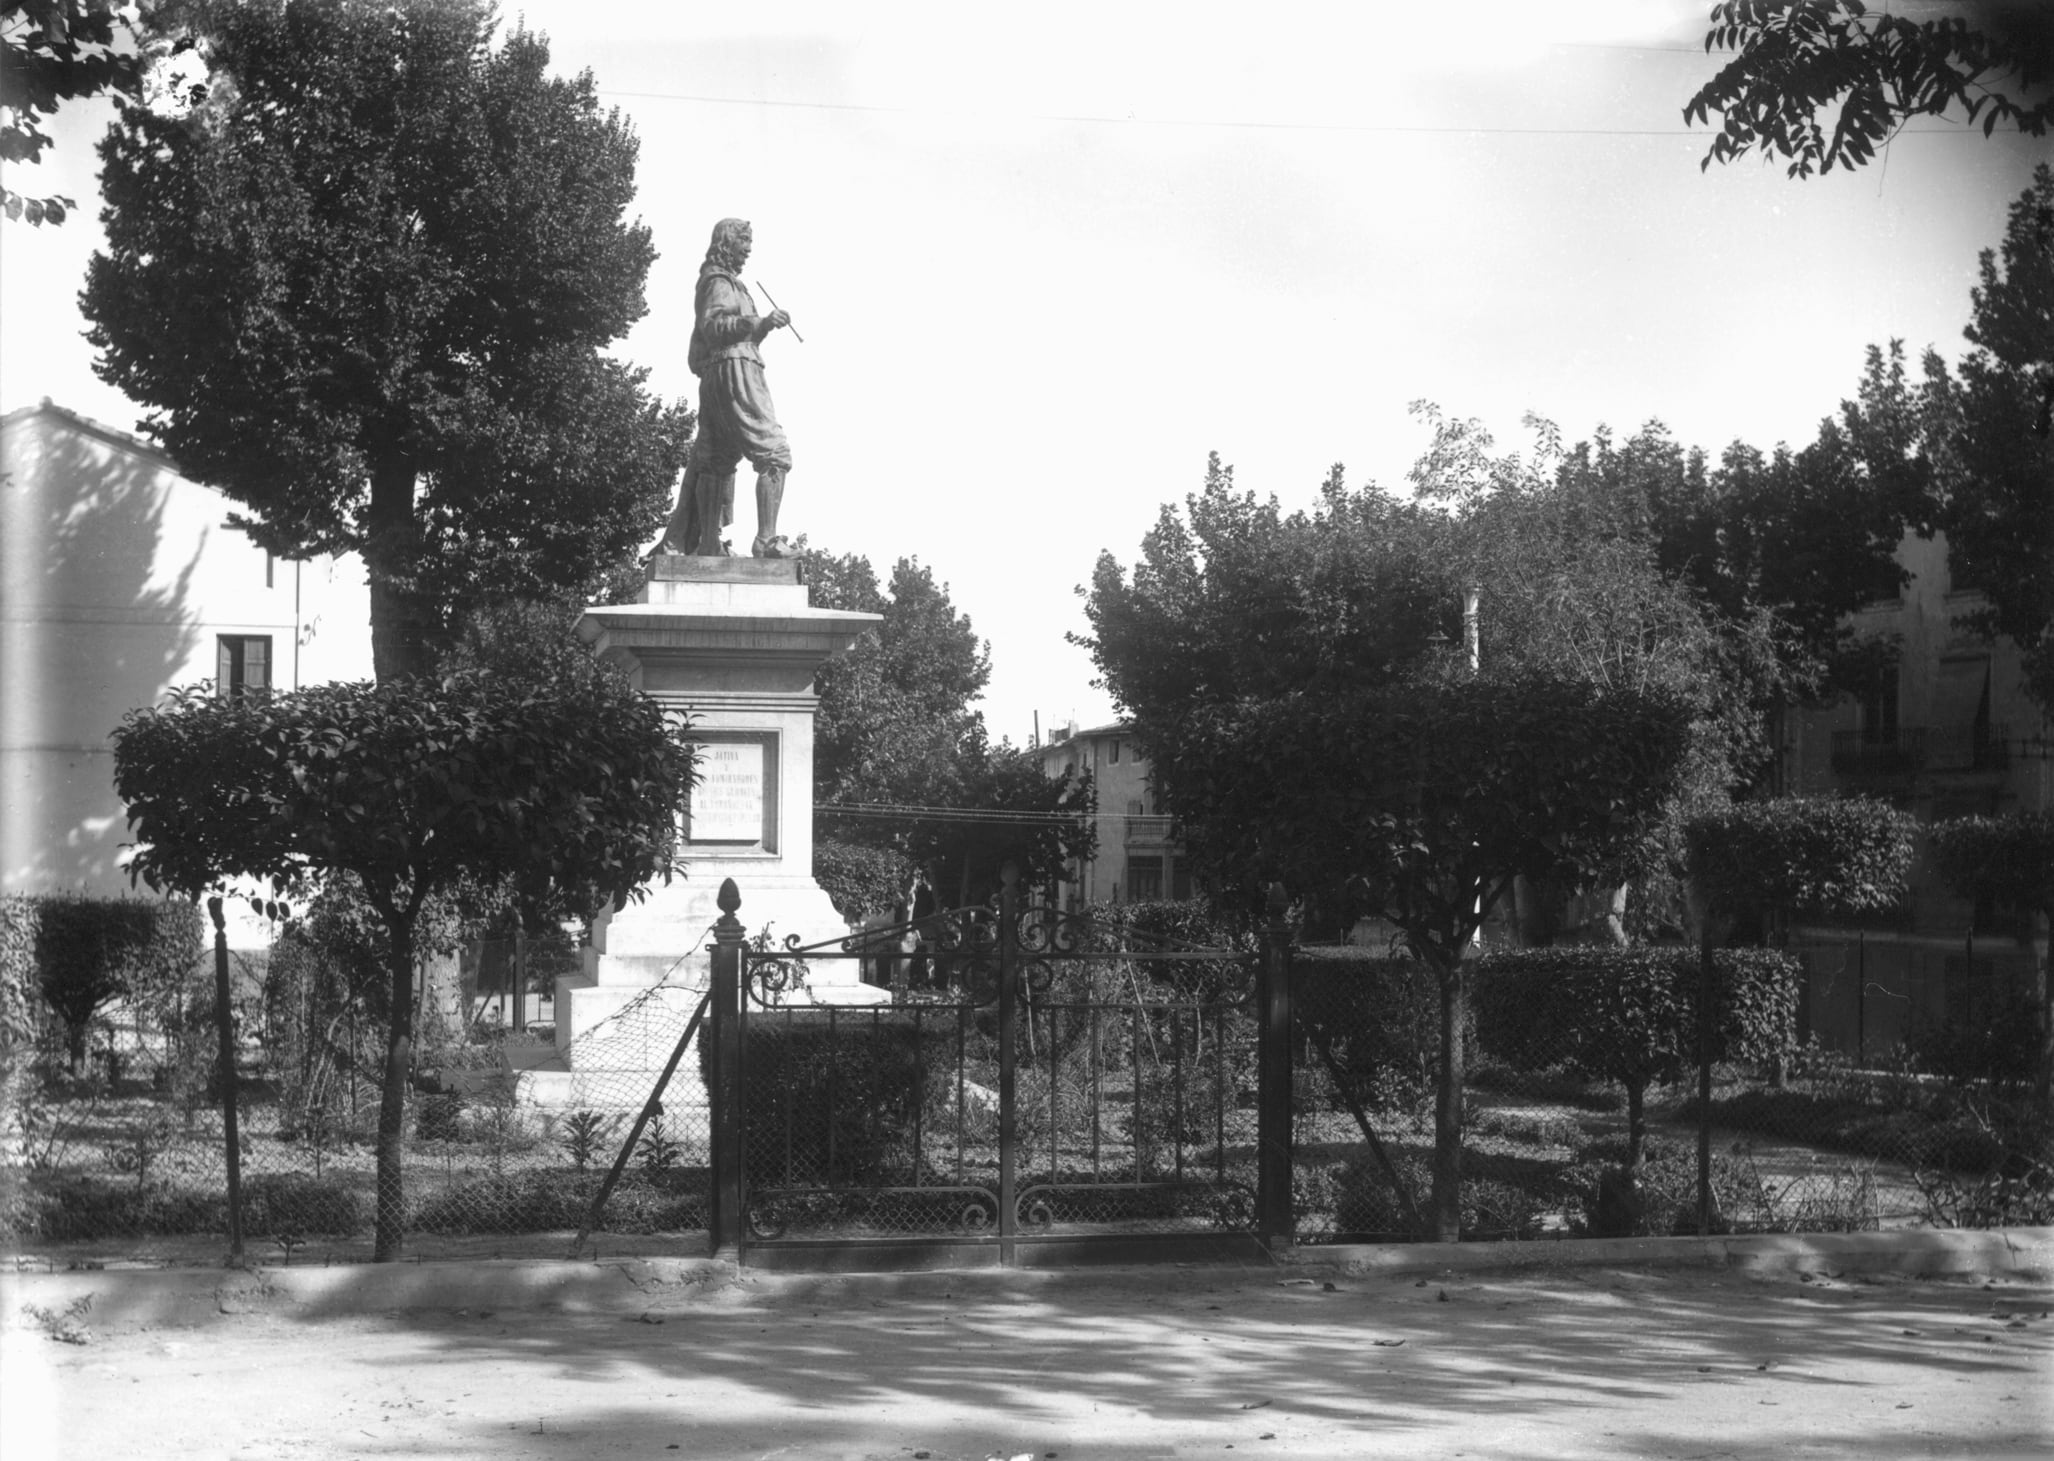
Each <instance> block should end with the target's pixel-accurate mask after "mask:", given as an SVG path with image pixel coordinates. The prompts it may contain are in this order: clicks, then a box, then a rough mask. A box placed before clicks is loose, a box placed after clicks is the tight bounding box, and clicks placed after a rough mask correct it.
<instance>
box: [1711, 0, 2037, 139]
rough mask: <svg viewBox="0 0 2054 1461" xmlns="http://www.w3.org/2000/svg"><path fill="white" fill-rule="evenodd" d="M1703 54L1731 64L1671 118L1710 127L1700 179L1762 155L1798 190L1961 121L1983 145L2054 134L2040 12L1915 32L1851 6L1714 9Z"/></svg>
mask: <svg viewBox="0 0 2054 1461" xmlns="http://www.w3.org/2000/svg"><path fill="white" fill-rule="evenodd" d="M1705 49H1706V50H1707V51H1713V50H1722V51H1723V50H1730V51H1733V52H1736V53H1737V54H1735V56H1734V57H1733V59H1732V60H1730V61H1728V62H1727V63H1726V64H1725V65H1724V66H1722V67H1721V68H1720V69H1719V73H1718V74H1717V75H1716V76H1714V77H1713V78H1712V79H1711V80H1710V81H1707V82H1706V83H1705V84H1704V85H1703V86H1702V87H1700V88H1699V89H1698V91H1697V94H1696V95H1694V96H1692V97H1691V99H1690V101H1689V102H1688V103H1687V104H1686V105H1685V106H1684V108H1683V120H1684V121H1685V122H1709V121H1710V118H1711V114H1712V113H1713V112H1717V113H1719V114H1720V130H1719V135H1718V136H1717V137H1714V138H1713V139H1712V146H1711V150H1710V151H1709V152H1707V153H1706V154H1705V159H1704V166H1705V167H1710V166H1711V165H1712V164H1713V163H1715V162H1731V161H1733V160H1734V159H1736V158H1739V157H1744V156H1746V155H1747V154H1748V153H1749V152H1753V151H1760V152H1763V153H1765V154H1767V153H1773V154H1775V155H1776V156H1779V157H1783V158H1785V159H1787V160H1788V161H1789V164H1790V175H1791V176H1792V177H1809V176H1810V175H1811V174H1812V173H1813V172H1815V171H1816V172H1821V173H1825V172H1831V171H1832V170H1833V168H1834V167H1835V166H1836V165H1838V166H1840V167H1848V168H1852V167H1860V166H1861V165H1862V164H1863V163H1866V162H1867V161H1868V160H1869V159H1870V158H1872V157H1874V156H1875V152H1876V147H1877V145H1878V144H1879V143H1883V142H1887V141H1888V140H1889V139H1890V138H1891V137H1892V136H1894V135H1895V134H1896V132H1897V129H1898V128H1900V127H1902V126H1903V125H1904V124H1905V123H1906V122H1908V121H1910V120H1911V119H1912V118H1913V117H1921V116H1933V117H1944V116H1947V115H1949V114H1950V113H1959V115H1960V116H1961V117H1962V119H1963V120H1964V121H1967V122H1971V123H1972V122H1975V121H1977V120H1978V119H1980V120H1981V122H1982V124H1983V133H1984V135H1985V136H1988V135H1989V134H1990V133H1992V132H1994V131H1996V130H1997V128H1998V127H1999V126H2000V125H2010V126H2015V127H2016V128H2017V129H2018V130H2019V131H2021V132H2023V133H2025V134H2026V135H2027V136H2031V137H2044V136H2045V135H2046V134H2047V126H2048V124H2049V123H2050V122H2054V7H2049V6H2048V5H2047V4H2045V3H2044V0H1963V3H1962V4H1960V5H1959V6H1958V7H1955V8H1953V9H1952V10H1951V11H1950V12H1949V13H1947V14H1944V15H1938V16H1933V17H1931V18H1927V19H1916V18H1913V17H1911V16H1906V15H1893V14H1891V13H1890V10H1889V7H1888V6H1884V7H1883V8H1881V9H1880V10H1874V11H1872V10H1871V9H1870V8H1869V7H1868V6H1867V5H1866V4H1864V3H1863V0H1722V3H1720V4H1717V5H1714V6H1713V7H1712V28H1711V30H1710V31H1708V32H1707V33H1706V35H1705ZM1836 108H1837V112H1835V110H1834V109H1836Z"/></svg>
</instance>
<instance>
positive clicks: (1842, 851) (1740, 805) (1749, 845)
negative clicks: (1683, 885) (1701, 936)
mask: <svg viewBox="0 0 2054 1461" xmlns="http://www.w3.org/2000/svg"><path fill="white" fill-rule="evenodd" d="M1916 828H1917V823H1916V822H1915V820H1914V819H1913V818H1912V817H1911V816H1910V815H1909V814H1907V813H1905V812H1901V811H1899V810H1897V809H1896V808H1895V807H1893V806H1891V805H1890V804H1889V803H1888V802H1884V801H1879V800H1876V799H1875V798H1872V797H1849V798H1845V799H1841V800H1826V799H1823V798H1806V797H1777V798H1773V799H1769V800H1764V801H1748V802H1735V803H1732V804H1731V805H1729V806H1725V807H1720V808H1716V809H1713V810H1709V811H1705V812H1702V813H1700V814H1698V815H1697V816H1695V817H1693V818H1692V819H1691V820H1690V822H1689V824H1688V825H1687V826H1686V827H1685V829H1684V839H1685V842H1686V844H1687V846H1688V849H1689V859H1690V875H1691V878H1692V881H1693V883H1694V884H1695V886H1696V888H1697V890H1698V893H1699V896H1700V897H1702V898H1703V899H1704V900H1705V901H1706V903H1707V905H1708V907H1709V909H1710V910H1711V912H1712V913H1713V914H1714V915H1715V916H1717V917H1721V918H1734V917H1742V916H1745V915H1748V914H1752V913H1759V912H1764V911H1781V912H1787V913H1861V912H1868V911H1873V910H1877V909H1883V908H1888V907H1891V906H1893V905H1894V904H1895V903H1896V902H1897V900H1898V899H1899V897H1901V896H1902V894H1903V891H1904V886H1905V878H1906V876H1907V874H1908V873H1909V872H1910V870H1911V862H1912V855H1913V852H1914V846H1915V834H1916Z"/></svg>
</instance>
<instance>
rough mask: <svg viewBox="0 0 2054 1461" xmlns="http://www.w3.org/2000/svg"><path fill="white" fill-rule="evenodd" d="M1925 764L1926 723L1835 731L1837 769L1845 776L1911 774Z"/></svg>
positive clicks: (1835, 761) (1921, 768)
mask: <svg viewBox="0 0 2054 1461" xmlns="http://www.w3.org/2000/svg"><path fill="white" fill-rule="evenodd" d="M1925 764H1926V731H1925V727H1924V726H1899V727H1897V728H1896V729H1895V730H1892V731H1886V732H1877V731H1864V730H1847V731H1834V732H1833V770H1834V771H1835V772H1836V773H1837V774H1839V775H1841V776H1910V775H1912V774H1913V773H1915V772H1918V771H1921V770H1924V769H1925Z"/></svg>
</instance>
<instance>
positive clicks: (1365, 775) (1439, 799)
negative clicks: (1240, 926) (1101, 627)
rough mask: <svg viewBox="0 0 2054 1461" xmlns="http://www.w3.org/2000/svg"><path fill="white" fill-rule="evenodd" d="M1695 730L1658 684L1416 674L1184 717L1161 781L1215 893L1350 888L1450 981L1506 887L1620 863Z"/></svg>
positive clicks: (1317, 892) (1362, 907)
mask: <svg viewBox="0 0 2054 1461" xmlns="http://www.w3.org/2000/svg"><path fill="white" fill-rule="evenodd" d="M1690 720H1691V716H1690V710H1689V707H1688V706H1687V704H1685V703H1684V702H1683V701H1682V700H1681V699H1680V698H1679V697H1678V696H1677V695H1676V694H1674V693H1673V692H1671V691H1668V690H1665V689H1661V688H1659V687H1649V688H1645V689H1641V688H1618V689H1607V688H1603V687H1598V686H1593V685H1589V684H1583V683H1578V682H1575V681H1566V680H1560V679H1553V678H1547V677H1543V676H1538V675H1526V676H1503V677H1499V676H1485V677H1478V678H1467V677H1453V678H1442V679H1434V678H1417V679H1412V680H1409V681H1405V682H1400V683H1397V684H1392V685H1384V686H1376V687H1371V688H1366V689H1361V690H1357V691H1354V692H1352V693H1346V694H1326V695H1321V694H1313V693H1309V692H1302V691H1301V692H1297V693H1290V694H1282V695H1276V696H1269V697H1264V698H1261V699H1255V700H1247V701H1236V702H1233V703H1231V704H1227V705H1208V706H1200V707H1197V708H1194V709H1193V710H1192V712H1191V713H1190V714H1189V716H1188V718H1187V719H1186V721H1185V722H1184V723H1183V725H1182V726H1181V727H1179V728H1177V729H1176V730H1175V731H1173V732H1169V733H1166V734H1165V735H1164V737H1163V739H1162V741H1161V745H1162V746H1163V750H1164V756H1163V760H1162V761H1161V762H1160V763H1159V774H1163V772H1164V771H1165V770H1166V773H1167V774H1166V775H1165V776H1164V785H1165V789H1166V791H1167V792H1168V793H1169V794H1170V796H1171V799H1172V801H1173V804H1174V805H1177V806H1179V807H1180V808H1182V809H1183V815H1184V816H1185V818H1186V826H1187V829H1190V831H1191V833H1192V838H1191V840H1192V842H1193V843H1194V847H1193V852H1194V856H1197V857H1198V858H1199V859H1200V860H1201V862H1202V863H1205V864H1209V867H1208V869H1207V870H1208V872H1209V873H1210V875H1211V876H1212V878H1213V879H1214V881H1215V885H1216V886H1219V887H1222V888H1234V889H1238V890H1240V891H1241V892H1243V893H1248V894H1252V893H1253V890H1254V887H1258V886H1260V885H1262V884H1266V883H1267V882H1268V881H1270V880H1272V879H1275V880H1279V881H1281V882H1283V883H1284V884H1285V886H1286V887H1287V888H1288V889H1290V890H1291V891H1292V892H1294V893H1297V894H1301V895H1306V894H1310V895H1313V896H1322V895H1324V896H1327V897H1334V896H1338V895H1339V894H1340V893H1341V892H1342V891H1343V884H1345V892H1346V894H1347V896H1348V898H1349V899H1350V900H1351V901H1352V902H1353V904H1354V911H1355V912H1356V913H1358V914H1363V913H1374V914H1377V915H1379V916H1382V917H1385V918H1388V919H1390V920H1391V921H1392V922H1393V923H1395V924H1396V925H1397V926H1398V927H1399V928H1400V929H1402V930H1403V931H1404V933H1405V935H1406V937H1407V941H1408V943H1409V944H1410V946H1411V948H1412V950H1413V952H1414V953H1415V954H1416V955H1418V956H1419V957H1421V958H1425V959H1427V960H1429V961H1430V962H1432V963H1433V964H1434V965H1435V966H1436V967H1449V966H1451V965H1452V964H1453V963H1454V962H1455V961H1456V960H1457V959H1458V958H1459V957H1460V954H1461V950H1462V948H1463V947H1464V946H1465V945H1466V943H1467V942H1468V940H1469V939H1470V937H1471V936H1472V935H1473V934H1474V933H1475V931H1476V928H1477V927H1478V925H1479V923H1480V921H1481V919H1482V917H1483V915H1484V914H1485V913H1486V912H1488V910H1489V909H1490V908H1491V907H1492V906H1493V905H1494V904H1495V903H1496V901H1497V899H1498V898H1499V897H1500V896H1502V894H1503V893H1504V891H1505V889H1506V887H1507V886H1509V884H1510V882H1511V880H1512V878H1513V877H1514V876H1515V875H1517V874H1519V873H1522V872H1542V873H1546V872H1553V873H1558V874H1560V875H1561V876H1563V877H1565V878H1568V879H1572V880H1573V879H1576V878H1580V877H1595V876H1597V875H1599V874H1600V873H1602V872H1608V871H1610V870H1612V869H1614V868H1615V867H1616V866H1617V863H1618V862H1619V860H1620V859H1621V858H1622V857H1623V856H1625V855H1626V853H1627V851H1628V850H1629V849H1630V848H1631V847H1632V846H1634V845H1635V844H1636V843H1637V842H1638V841H1639V840H1640V839H1642V838H1644V837H1645V836H1646V835H1647V834H1648V833H1649V831H1650V830H1651V828H1652V826H1653V825H1654V824H1655V823H1656V822H1657V821H1658V820H1659V818H1660V817H1661V815H1662V811H1663V807H1664V805H1665V803H1666V802H1667V800H1668V798H1669V797H1670V796H1671V795H1673V794H1674V792H1675V791H1676V789H1677V786H1678V784H1679V781H1680V779H1681V775H1682V770H1683V765H1684V760H1685V756H1686V754H1687V751H1688V748H1689V737H1690Z"/></svg>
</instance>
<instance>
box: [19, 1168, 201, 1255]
mask: <svg viewBox="0 0 2054 1461" xmlns="http://www.w3.org/2000/svg"><path fill="white" fill-rule="evenodd" d="M29 1206H30V1208H31V1210H32V1212H33V1219H32V1222H31V1224H30V1228H31V1231H29V1232H25V1233H24V1234H23V1236H25V1237H29V1236H33V1237H38V1238H42V1239H44V1240H46V1241H50V1242H91V1241H93V1240H94V1239H98V1238H133V1237H145V1236H148V1237H160V1238H168V1237H178V1236H182V1235H186V1234H195V1233H220V1234H226V1233H227V1231H228V1196H227V1193H226V1192H225V1191H214V1192H200V1191H193V1190H190V1189H182V1188H163V1187H144V1188H138V1187H137V1186H136V1185H135V1183H133V1182H127V1181H120V1182H106V1181H101V1180H98V1179H95V1178H91V1177H74V1178H68V1179H66V1180H63V1181H60V1182H54V1183H51V1184H49V1185H47V1186H43V1187H40V1188H39V1189H36V1190H33V1191H32V1192H31V1195H30V1198H29Z"/></svg>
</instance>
